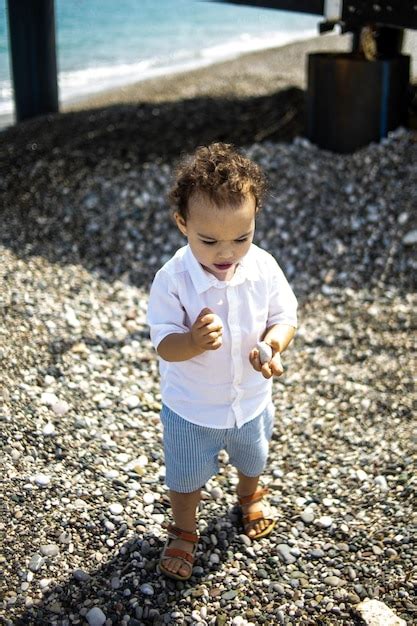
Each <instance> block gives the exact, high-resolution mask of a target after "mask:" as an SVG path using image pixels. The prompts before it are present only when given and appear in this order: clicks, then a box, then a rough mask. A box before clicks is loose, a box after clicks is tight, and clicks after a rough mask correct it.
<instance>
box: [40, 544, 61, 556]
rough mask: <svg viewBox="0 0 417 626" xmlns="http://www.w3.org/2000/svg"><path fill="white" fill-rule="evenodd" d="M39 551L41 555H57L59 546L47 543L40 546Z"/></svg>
mask: <svg viewBox="0 0 417 626" xmlns="http://www.w3.org/2000/svg"><path fill="white" fill-rule="evenodd" d="M40 553H41V554H42V555H43V556H57V555H58V554H59V547H58V546H57V545H56V544H55V543H49V544H47V545H43V546H41V547H40Z"/></svg>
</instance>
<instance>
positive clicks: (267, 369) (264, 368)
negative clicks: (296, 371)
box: [249, 348, 284, 378]
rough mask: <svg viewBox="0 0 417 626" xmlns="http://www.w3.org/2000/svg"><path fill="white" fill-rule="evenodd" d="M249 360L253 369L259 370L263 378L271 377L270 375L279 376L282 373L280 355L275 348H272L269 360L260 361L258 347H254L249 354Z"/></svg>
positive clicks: (282, 367)
mask: <svg viewBox="0 0 417 626" xmlns="http://www.w3.org/2000/svg"><path fill="white" fill-rule="evenodd" d="M249 361H250V362H251V365H252V367H253V369H255V370H256V371H257V372H261V373H262V376H263V377H264V378H271V376H281V374H283V373H284V366H283V365H282V361H281V355H280V353H279V352H278V351H277V350H274V349H273V348H272V358H271V360H270V361H266V362H265V363H263V364H262V363H261V359H260V356H259V350H258V348H254V349H253V350H252V351H251V352H250V354H249Z"/></svg>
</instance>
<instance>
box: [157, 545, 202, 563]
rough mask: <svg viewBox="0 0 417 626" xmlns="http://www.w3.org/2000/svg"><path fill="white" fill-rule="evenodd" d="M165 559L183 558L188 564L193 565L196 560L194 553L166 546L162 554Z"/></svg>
mask: <svg viewBox="0 0 417 626" xmlns="http://www.w3.org/2000/svg"><path fill="white" fill-rule="evenodd" d="M162 558H163V559H171V558H174V559H181V560H182V561H186V565H192V564H193V562H194V554H191V553H190V552H186V551H185V550H179V549H178V548H166V549H165V550H164V554H163V556H162Z"/></svg>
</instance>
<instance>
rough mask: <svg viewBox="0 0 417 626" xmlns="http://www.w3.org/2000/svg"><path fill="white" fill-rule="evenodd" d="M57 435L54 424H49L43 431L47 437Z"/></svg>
mask: <svg viewBox="0 0 417 626" xmlns="http://www.w3.org/2000/svg"><path fill="white" fill-rule="evenodd" d="M54 433H55V426H54V425H53V424H52V422H48V423H47V424H45V426H44V427H43V429H42V434H43V435H45V437H47V436H48V435H53V434H54Z"/></svg>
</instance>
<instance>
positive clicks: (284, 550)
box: [276, 543, 296, 564]
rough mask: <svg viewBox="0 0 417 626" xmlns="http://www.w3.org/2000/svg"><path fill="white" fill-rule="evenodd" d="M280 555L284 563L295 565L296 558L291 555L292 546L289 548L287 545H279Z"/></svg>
mask: <svg viewBox="0 0 417 626" xmlns="http://www.w3.org/2000/svg"><path fill="white" fill-rule="evenodd" d="M276 550H277V552H278V554H279V555H280V556H281V557H282V560H283V561H284V563H287V564H289V563H295V561H296V558H295V556H293V555H292V554H291V548H290V546H287V545H286V544H285V543H279V544H278V545H277V547H276Z"/></svg>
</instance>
